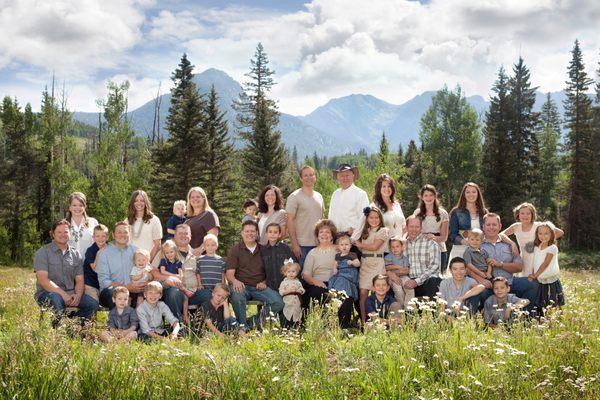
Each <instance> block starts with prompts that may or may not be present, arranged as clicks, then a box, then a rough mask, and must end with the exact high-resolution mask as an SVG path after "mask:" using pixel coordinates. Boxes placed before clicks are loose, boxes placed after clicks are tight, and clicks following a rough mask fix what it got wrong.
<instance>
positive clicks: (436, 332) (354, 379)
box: [0, 268, 600, 400]
mask: <svg viewBox="0 0 600 400" xmlns="http://www.w3.org/2000/svg"><path fill="white" fill-rule="evenodd" d="M29 271H30V270H25V269H19V268H0V293H2V296H1V297H0V398H1V399H8V398H19V399H29V398H31V399H57V398H81V399H107V398H114V399H125V398H127V399H148V398H169V399H178V400H181V399H195V398H223V399H245V398H248V399H255V398H271V399H287V398H336V399H337V398H374V397H381V398H399V399H402V398H406V399H415V398H427V399H429V398H438V399H450V398H452V399H470V398H493V399H542V398H550V399H559V398H568V399H575V398H577V399H595V398H599V397H600V386H599V379H600V372H599V366H600V363H599V351H598V350H599V344H600V336H599V328H600V322H599V319H598V317H599V315H598V313H599V312H598V307H599V306H600V291H599V290H598V289H599V287H600V284H599V283H598V278H600V273H597V272H577V271H567V272H565V273H564V274H563V276H564V278H563V284H564V287H565V291H566V294H567V306H566V307H565V308H564V309H563V311H562V312H561V313H556V314H555V315H554V316H552V317H550V318H549V319H546V320H542V321H540V322H536V323H530V324H522V323H517V324H516V325H514V326H512V327H511V328H510V330H506V329H503V328H500V329H496V330H486V329H483V328H482V327H481V321H479V320H478V321H473V320H468V319H465V320H458V321H454V322H448V321H445V320H443V319H440V318H439V317H437V316H435V315H433V314H431V315H429V314H427V315H425V316H423V317H421V318H413V319H409V320H406V321H405V322H404V323H403V324H402V325H400V326H399V327H397V328H395V329H392V330H389V331H386V330H383V329H379V328H377V327H372V328H370V329H368V330H367V332H366V333H364V334H351V333H347V332H342V331H341V330H340V329H339V328H337V325H336V323H335V315H334V314H333V313H332V312H329V313H325V316H324V317H322V316H321V315H320V314H318V313H313V314H312V315H311V317H310V319H309V321H307V325H306V331H305V332H303V333H302V334H299V333H294V332H292V333H289V332H288V333H284V332H281V331H279V330H277V329H271V330H266V331H263V332H262V333H257V332H255V333H251V334H249V335H248V336H247V337H239V338H233V337H228V338H216V337H212V336H206V337H202V338H195V339H194V340H190V339H186V340H179V341H175V342H171V341H163V342H157V343H153V344H150V345H147V344H142V343H132V344H130V345H123V344H114V345H103V344H99V343H97V342H96V341H94V340H90V339H80V338H74V339H73V338H70V336H69V334H68V329H66V328H64V327H63V328H59V329H58V330H53V329H52V328H51V327H50V319H49V318H42V319H40V313H39V309H38V307H37V305H36V304H35V302H34V301H33V299H32V294H33V291H34V287H33V275H32V274H31V272H29ZM102 319H105V316H102Z"/></svg>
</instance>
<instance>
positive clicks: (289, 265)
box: [281, 258, 302, 275]
mask: <svg viewBox="0 0 600 400" xmlns="http://www.w3.org/2000/svg"><path fill="white" fill-rule="evenodd" d="M290 268H294V269H295V270H296V273H300V271H301V270H302V267H301V266H300V264H298V263H297V262H294V260H292V259H291V258H288V259H287V260H285V261H284V262H283V265H282V266H281V273H282V274H283V275H285V274H286V273H287V271H288V270H289V269H290Z"/></svg>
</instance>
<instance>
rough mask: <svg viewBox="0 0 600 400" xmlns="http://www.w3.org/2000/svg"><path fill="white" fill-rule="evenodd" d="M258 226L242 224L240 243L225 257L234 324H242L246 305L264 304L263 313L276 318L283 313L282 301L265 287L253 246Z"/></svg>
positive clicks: (257, 319)
mask: <svg viewBox="0 0 600 400" xmlns="http://www.w3.org/2000/svg"><path fill="white" fill-rule="evenodd" d="M257 235H258V224H257V223H256V222H254V221H245V222H244V223H243V224H242V241H241V242H240V243H238V244H236V245H234V246H233V247H232V248H231V249H230V250H229V254H228V255H227V266H226V272H225V275H226V276H227V281H229V283H230V285H231V289H232V290H231V304H232V305H233V311H234V312H235V317H236V319H237V321H238V324H240V325H243V326H248V325H247V324H246V302H247V301H248V300H258V301H262V302H263V303H265V309H264V311H263V312H265V313H266V314H268V313H269V312H272V313H273V314H277V313H278V312H280V311H281V310H283V299H282V298H281V296H280V295H279V293H277V292H276V291H275V290H273V289H270V288H269V287H267V280H266V279H267V277H266V274H265V267H264V265H263V260H262V257H261V254H260V245H259V244H258V243H257V242H256V237H257ZM260 322H261V319H260V316H259V315H256V316H255V317H254V318H253V319H252V321H251V323H250V324H249V326H250V327H252V326H260Z"/></svg>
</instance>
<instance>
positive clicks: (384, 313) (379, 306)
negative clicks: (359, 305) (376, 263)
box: [365, 275, 400, 320]
mask: <svg viewBox="0 0 600 400" xmlns="http://www.w3.org/2000/svg"><path fill="white" fill-rule="evenodd" d="M372 282H373V287H372V288H371V295H370V296H369V297H367V301H366V303H365V312H366V314H367V319H368V320H375V319H378V318H383V319H387V317H388V316H389V315H388V314H389V311H390V309H399V308H400V307H399V305H398V303H397V302H395V301H394V295H393V294H392V292H390V280H389V278H388V276H387V275H376V276H374V277H373V281H372Z"/></svg>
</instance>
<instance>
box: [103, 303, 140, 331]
mask: <svg viewBox="0 0 600 400" xmlns="http://www.w3.org/2000/svg"><path fill="white" fill-rule="evenodd" d="M138 323H139V320H138V316H137V312H136V311H135V309H134V308H133V307H129V306H127V307H125V309H124V310H123V313H122V314H119V311H118V310H117V307H113V309H112V310H110V312H109V313H108V323H107V325H108V327H109V328H114V329H121V330H125V329H129V328H131V327H132V326H134V327H135V328H136V329H137V327H138Z"/></svg>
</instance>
